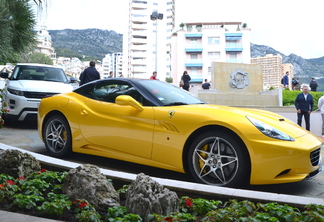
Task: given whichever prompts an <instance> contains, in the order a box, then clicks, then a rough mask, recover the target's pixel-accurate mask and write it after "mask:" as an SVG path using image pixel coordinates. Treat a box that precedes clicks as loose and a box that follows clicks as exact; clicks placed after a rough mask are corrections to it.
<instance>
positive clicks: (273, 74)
mask: <svg viewBox="0 0 324 222" xmlns="http://www.w3.org/2000/svg"><path fill="white" fill-rule="evenodd" d="M251 63H252V64H260V65H262V73H263V88H264V89H269V88H270V87H274V88H279V87H281V86H282V84H281V79H282V77H283V76H284V75H285V73H286V71H289V73H290V74H289V85H290V86H291V84H290V83H291V79H292V78H293V77H294V67H293V65H292V64H290V63H285V64H283V63H282V56H281V55H280V54H278V55H273V54H267V55H265V56H264V57H256V58H251Z"/></svg>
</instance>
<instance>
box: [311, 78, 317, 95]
mask: <svg viewBox="0 0 324 222" xmlns="http://www.w3.org/2000/svg"><path fill="white" fill-rule="evenodd" d="M317 86H318V85H317V82H316V81H315V79H314V78H311V81H310V83H309V87H310V88H311V91H313V92H316V90H317Z"/></svg>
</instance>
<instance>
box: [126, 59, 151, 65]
mask: <svg viewBox="0 0 324 222" xmlns="http://www.w3.org/2000/svg"><path fill="white" fill-rule="evenodd" d="M130 63H131V65H146V64H147V60H146V59H132V60H131V62H130Z"/></svg>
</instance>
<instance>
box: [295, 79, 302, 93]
mask: <svg viewBox="0 0 324 222" xmlns="http://www.w3.org/2000/svg"><path fill="white" fill-rule="evenodd" d="M296 80H297V85H296V86H295V87H294V90H297V91H300V86H301V83H300V79H296Z"/></svg>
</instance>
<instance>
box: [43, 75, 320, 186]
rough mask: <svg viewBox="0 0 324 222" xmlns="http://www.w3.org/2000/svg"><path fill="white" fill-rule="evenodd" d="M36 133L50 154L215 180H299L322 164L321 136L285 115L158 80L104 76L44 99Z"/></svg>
mask: <svg viewBox="0 0 324 222" xmlns="http://www.w3.org/2000/svg"><path fill="white" fill-rule="evenodd" d="M38 131H39V135H40V137H41V138H42V140H43V141H44V143H45V145H46V148H47V150H48V152H49V153H50V154H51V155H52V156H54V157H63V156H66V155H69V154H71V153H72V152H78V153H86V154H92V155H98V156H104V157H109V158H115V159H119V160H124V161H129V162H134V163H139V164H144V165H149V166H153V167H159V168H163V169H168V170H173V171H178V172H183V173H189V174H190V175H191V176H192V177H193V178H194V179H195V180H196V181H197V182H200V183H206V184H211V185H217V186H231V187H233V186H240V185H242V184H244V183H250V184H275V183H288V182H296V181H300V180H303V179H305V178H310V177H313V176H315V175H317V174H318V173H319V172H320V170H321V165H322V161H321V146H322V142H321V141H320V140H319V139H318V138H317V137H316V136H314V135H313V134H311V133H309V132H308V131H306V130H304V129H302V128H301V127H299V126H297V125H296V124H295V123H293V122H291V121H290V120H288V119H286V118H284V117H282V116H279V115H277V114H275V113H272V112H268V111H263V110H256V109H239V108H235V107H226V106H219V105H211V104H206V103H205V102H203V101H202V100H200V99H198V98H196V97H194V96H192V95H191V94H190V93H188V92H187V91H184V90H182V89H181V88H179V87H176V86H173V85H171V84H168V83H164V82H161V81H156V80H144V79H142V80H140V79H127V78H113V79H102V80H98V81H94V82H90V83H88V84H86V85H83V86H82V87H80V88H78V89H75V90H74V91H73V92H70V93H65V94H58V95H55V96H52V97H49V98H44V99H42V100H41V103H40V106H39V110H38Z"/></svg>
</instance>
